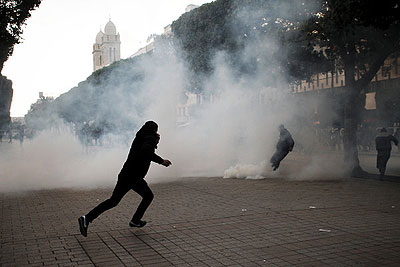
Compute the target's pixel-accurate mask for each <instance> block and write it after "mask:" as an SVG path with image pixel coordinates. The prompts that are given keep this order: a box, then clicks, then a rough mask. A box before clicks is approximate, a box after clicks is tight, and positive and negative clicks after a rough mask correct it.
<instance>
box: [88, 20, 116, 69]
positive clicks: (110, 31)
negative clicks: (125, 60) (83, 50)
mask: <svg viewBox="0 0 400 267" xmlns="http://www.w3.org/2000/svg"><path fill="white" fill-rule="evenodd" d="M120 58H121V41H120V36H119V33H117V28H116V27H115V25H114V23H113V22H112V21H111V20H109V21H108V22H107V24H106V26H105V27H104V33H103V32H102V31H101V30H100V32H99V33H98V34H97V36H96V43H95V44H93V70H94V71H96V70H98V69H101V68H102V67H104V66H108V65H110V64H111V63H113V62H115V61H118V60H120Z"/></svg>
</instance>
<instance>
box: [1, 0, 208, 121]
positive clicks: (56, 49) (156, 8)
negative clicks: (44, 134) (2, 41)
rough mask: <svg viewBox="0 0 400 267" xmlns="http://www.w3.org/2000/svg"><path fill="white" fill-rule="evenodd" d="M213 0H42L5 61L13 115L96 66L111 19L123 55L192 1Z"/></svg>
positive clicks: (82, 77)
mask: <svg viewBox="0 0 400 267" xmlns="http://www.w3.org/2000/svg"><path fill="white" fill-rule="evenodd" d="M209 2H212V0H146V1H144V0H68V1H66V0H64V1H60V0H43V1H42V4H41V5H40V6H39V8H38V9H37V10H34V11H33V12H32V16H31V17H30V18H29V19H28V20H27V25H26V26H25V28H24V33H23V35H22V37H23V39H24V40H23V43H21V44H18V45H16V46H15V47H14V54H13V55H12V56H11V57H10V58H9V59H8V61H6V63H5V64H4V69H3V71H2V74H3V75H5V76H7V78H8V79H11V80H12V81H13V89H14V96H13V102H12V105H11V116H12V117H20V116H24V115H25V114H26V113H27V112H28V110H29V108H30V105H31V104H32V103H34V102H36V100H37V99H38V96H39V92H44V95H45V96H54V97H57V96H59V95H60V94H62V93H64V92H67V91H68V90H70V89H71V88H72V87H74V86H77V85H78V83H79V82H81V81H83V80H85V79H86V78H87V77H88V76H89V75H90V74H91V73H92V71H93V57H92V49H93V47H92V46H93V43H94V42H95V38H96V35H97V33H98V32H99V31H100V29H102V30H103V31H104V26H105V24H106V23H107V22H108V20H109V18H111V21H112V22H113V23H114V24H115V26H116V28H117V32H119V33H120V36H121V58H127V57H129V56H130V55H132V54H133V53H135V52H136V51H137V50H138V49H139V48H140V47H142V46H144V45H145V43H146V39H147V37H148V36H149V35H150V34H152V33H158V34H159V33H162V32H163V29H164V27H165V26H167V25H168V24H170V23H171V22H172V21H174V20H176V19H177V18H179V16H180V15H181V14H183V13H184V12H185V8H186V6H187V5H189V4H195V5H202V4H204V3H209Z"/></svg>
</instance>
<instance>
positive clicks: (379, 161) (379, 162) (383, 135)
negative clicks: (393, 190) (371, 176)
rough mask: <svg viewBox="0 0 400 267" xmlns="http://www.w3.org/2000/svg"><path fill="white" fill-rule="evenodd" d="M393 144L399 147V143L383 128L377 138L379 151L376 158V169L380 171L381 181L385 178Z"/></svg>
mask: <svg viewBox="0 0 400 267" xmlns="http://www.w3.org/2000/svg"><path fill="white" fill-rule="evenodd" d="M392 142H393V143H394V144H395V145H396V146H397V145H398V144H399V141H398V140H397V139H396V138H395V137H394V136H393V135H391V134H388V132H387V130H386V129H385V128H382V129H381V131H380V133H379V134H378V135H377V136H376V138H375V147H376V150H377V151H378V155H377V157H376V167H377V168H378V170H379V179H383V178H384V177H385V172H386V165H387V162H388V160H389V158H390V153H391V151H392Z"/></svg>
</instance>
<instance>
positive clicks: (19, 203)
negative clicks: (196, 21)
mask: <svg viewBox="0 0 400 267" xmlns="http://www.w3.org/2000/svg"><path fill="white" fill-rule="evenodd" d="M151 188H152V190H153V192H154V194H155V199H154V202H153V203H152V205H151V206H150V208H149V210H148V211H147V213H146V215H145V219H146V220H148V222H149V223H148V225H147V226H146V227H144V228H141V229H135V228H129V227H128V222H129V219H130V217H131V216H132V212H133V210H134V208H135V207H136V206H137V205H138V203H139V201H140V197H138V196H137V195H136V194H134V193H128V194H127V195H126V197H125V198H124V199H123V200H122V201H121V203H120V204H119V205H118V206H117V207H116V208H114V209H112V210H110V211H107V212H106V213H104V214H103V215H102V216H100V217H99V218H98V219H97V220H95V221H94V223H92V224H91V225H90V227H89V235H88V237H87V238H84V237H82V236H81V235H80V234H79V229H78V225H77V218H78V217H79V216H80V215H82V214H84V213H86V212H87V211H89V210H90V209H91V208H93V207H94V206H95V205H97V204H98V203H99V201H102V200H104V199H106V198H108V197H109V196H110V194H111V192H112V188H103V189H93V190H71V189H58V190H46V191H32V192H25V193H23V194H0V215H1V217H0V240H1V241H0V266H140V265H142V266H399V265H400V258H399V257H398V255H399V253H400V224H399V223H398V222H399V221H400V183H394V182H388V181H377V180H367V179H341V180H328V181H291V180H287V179H263V180H242V179H222V178H184V179H178V180H176V181H174V182H169V183H160V184H152V185H151ZM97 199H99V201H98V200H97ZM310 206H314V207H315V208H313V209H310ZM320 229H323V230H322V231H321V230H320Z"/></svg>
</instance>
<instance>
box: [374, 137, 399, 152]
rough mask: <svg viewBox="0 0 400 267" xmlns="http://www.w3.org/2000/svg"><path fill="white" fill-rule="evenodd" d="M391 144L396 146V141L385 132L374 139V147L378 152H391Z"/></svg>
mask: <svg viewBox="0 0 400 267" xmlns="http://www.w3.org/2000/svg"><path fill="white" fill-rule="evenodd" d="M392 142H393V143H394V144H395V145H396V146H397V145H398V140H397V139H396V138H395V137H394V136H393V135H391V134H388V133H386V132H381V133H379V134H378V135H377V136H376V138H375V147H376V150H378V151H391V150H392Z"/></svg>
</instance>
